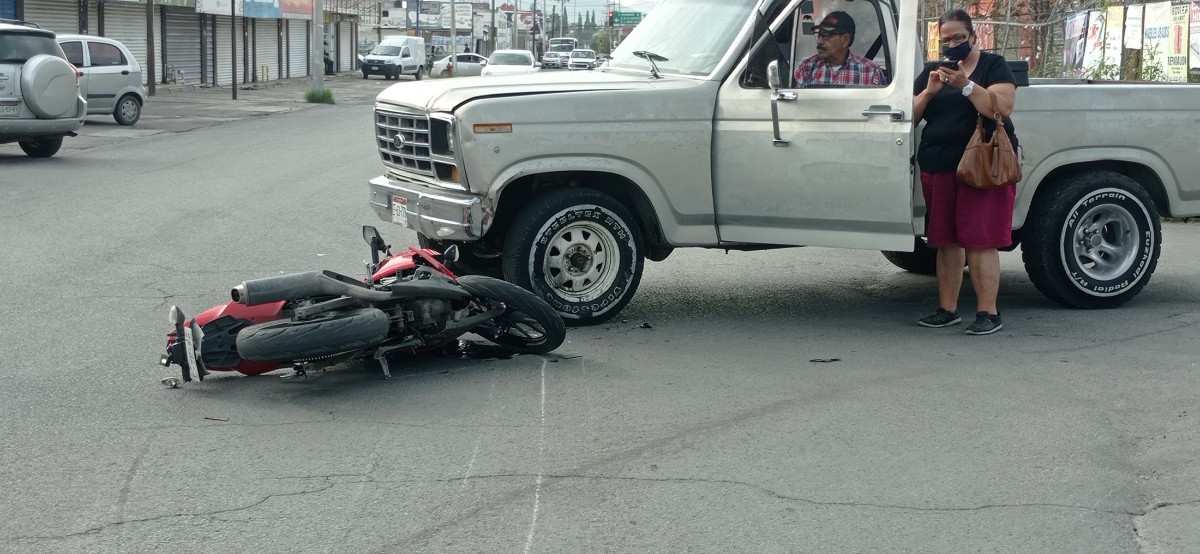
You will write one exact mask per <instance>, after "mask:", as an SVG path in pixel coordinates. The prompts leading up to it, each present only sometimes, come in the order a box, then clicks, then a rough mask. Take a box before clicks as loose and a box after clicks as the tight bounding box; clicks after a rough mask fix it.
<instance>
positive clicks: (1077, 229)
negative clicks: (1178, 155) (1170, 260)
mask: <svg viewBox="0 0 1200 554" xmlns="http://www.w3.org/2000/svg"><path fill="white" fill-rule="evenodd" d="M1054 187H1055V188H1054V190H1051V191H1050V192H1049V193H1048V194H1047V195H1045V196H1044V197H1041V198H1038V199H1037V202H1036V203H1035V204H1034V205H1033V207H1032V208H1031V209H1030V211H1029V215H1028V217H1027V218H1026V229H1025V232H1024V233H1022V235H1023V237H1024V238H1023V240H1022V245H1021V257H1022V259H1023V260H1024V261H1025V271H1026V273H1028V274H1029V278H1030V279H1031V280H1032V281H1033V284H1034V286H1036V287H1037V289H1038V290H1039V291H1041V292H1042V294H1044V295H1046V296H1047V297H1048V298H1050V299H1051V300H1054V301H1055V302H1058V303H1060V304H1063V305H1066V306H1070V307H1074V308H1114V307H1117V306H1120V305H1121V304H1124V303H1125V302H1127V301H1129V299H1130V298H1133V297H1134V296H1136V295H1137V294H1138V292H1140V291H1141V290H1142V287H1144V286H1146V283H1147V282H1149V281H1150V275H1151V274H1152V273H1154V268H1155V266H1156V265H1157V264H1158V255H1159V252H1160V251H1161V244H1162V226H1161V224H1160V223H1159V219H1158V211H1157V209H1155V207H1154V203H1153V202H1152V201H1151V200H1150V195H1149V194H1147V193H1146V191H1145V190H1143V189H1142V187H1141V186H1140V185H1138V183H1137V182H1136V181H1134V180H1133V179H1130V178H1129V177H1126V176H1125V175H1121V174H1120V173H1115V172H1112V171H1090V172H1086V173H1080V174H1077V175H1072V176H1069V177H1066V178H1064V179H1063V180H1061V181H1059V182H1057V183H1055V184H1054Z"/></svg>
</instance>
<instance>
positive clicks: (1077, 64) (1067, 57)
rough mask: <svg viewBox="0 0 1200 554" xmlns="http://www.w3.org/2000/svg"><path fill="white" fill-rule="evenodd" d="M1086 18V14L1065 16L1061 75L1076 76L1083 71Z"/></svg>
mask: <svg viewBox="0 0 1200 554" xmlns="http://www.w3.org/2000/svg"><path fill="white" fill-rule="evenodd" d="M1087 16H1088V14H1087V12H1080V13H1075V14H1071V15H1069V16H1067V30H1066V36H1065V37H1064V40H1063V75H1066V76H1078V75H1079V74H1080V73H1082V71H1083V53H1084V50H1085V43H1086V40H1087Z"/></svg>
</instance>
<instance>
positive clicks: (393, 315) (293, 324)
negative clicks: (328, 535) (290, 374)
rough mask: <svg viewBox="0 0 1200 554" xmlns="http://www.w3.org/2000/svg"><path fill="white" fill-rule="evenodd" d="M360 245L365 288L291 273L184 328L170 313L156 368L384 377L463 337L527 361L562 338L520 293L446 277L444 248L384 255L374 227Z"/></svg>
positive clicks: (244, 288)
mask: <svg viewBox="0 0 1200 554" xmlns="http://www.w3.org/2000/svg"><path fill="white" fill-rule="evenodd" d="M363 238H364V239H365V240H366V241H367V244H368V245H370V248H371V261H370V262H366V263H367V274H368V275H370V277H369V278H368V279H363V280H360V279H355V278H353V277H350V276H347V275H342V274H339V273H335V272H332V271H327V270H326V271H309V272H305V273H294V274H291V275H280V276H276V277H266V278H263V279H254V280H250V281H245V282H243V283H242V284H240V285H238V286H236V287H234V288H233V290H232V291H231V293H230V294H231V296H232V301H231V302H229V303H227V304H224V305H221V306H215V307H213V308H210V309H208V310H206V311H204V312H203V313H201V314H199V315H197V316H196V317H194V318H191V319H188V318H187V317H186V316H185V315H184V314H183V311H182V310H180V309H179V308H178V307H177V306H171V310H170V322H171V325H173V326H174V330H173V331H171V332H170V333H168V334H167V348H166V352H164V353H163V355H162V357H161V359H160V360H159V364H160V365H162V366H164V367H170V366H171V365H178V366H179V367H180V371H181V374H182V375H181V377H182V381H184V382H189V381H191V380H192V373H193V371H194V372H195V375H196V377H198V378H199V379H200V380H201V381H203V380H204V377H205V376H207V375H208V374H209V373H210V372H214V371H235V372H238V373H242V374H245V375H259V374H262V373H267V372H269V371H275V370H277V369H281V368H292V369H293V370H294V371H295V372H296V374H299V375H303V374H305V373H306V372H307V371H309V370H313V369H321V368H324V367H328V366H331V365H334V364H337V363H341V362H344V361H346V360H351V359H356V358H364V359H365V358H373V359H375V360H377V361H378V362H379V365H380V367H381V368H382V370H383V374H384V377H387V378H390V377H391V370H390V368H389V366H388V355H389V354H392V353H399V352H419V351H424V350H430V349H434V348H437V347H440V346H443V345H446V344H448V343H449V342H451V341H453V340H456V339H457V338H459V337H460V336H462V335H465V334H467V333H474V334H476V335H479V336H480V337H482V338H484V339H487V340H489V341H491V342H493V343H496V344H498V345H500V346H503V347H506V348H509V349H511V350H514V351H517V352H526V353H535V354H541V353H546V352H550V351H551V350H554V349H555V348H558V346H559V345H561V344H562V342H563V340H564V339H565V338H566V326H565V325H564V324H563V320H562V318H561V317H560V316H559V314H558V312H557V311H555V310H554V309H553V308H551V307H550V305H549V304H547V303H546V302H545V301H543V300H542V299H540V298H538V297H537V296H534V295H533V294H532V293H530V292H529V291H526V290H525V289H522V288H520V287H518V286H516V285H513V284H511V283H507V282H505V281H501V280H499V279H494V278H491V277H485V276H482V275H464V276H462V277H458V276H455V275H454V273H452V272H451V271H450V270H449V269H447V268H446V266H445V263H447V262H453V261H455V260H456V259H457V255H458V251H457V248H456V247H454V246H451V247H450V248H448V249H447V250H446V252H444V253H441V254H439V253H438V252H436V251H434V250H430V249H426V248H412V247H410V248H409V249H408V250H406V251H404V252H400V253H397V254H393V253H392V252H391V247H390V246H389V245H387V244H386V243H385V242H384V240H383V237H382V236H380V234H379V231H378V230H376V229H375V228H374V227H371V226H364V227H363ZM380 254H383V257H382V259H381V257H380ZM163 384H166V385H169V386H171V387H177V386H179V384H180V380H179V379H177V378H174V377H170V378H167V379H164V380H163Z"/></svg>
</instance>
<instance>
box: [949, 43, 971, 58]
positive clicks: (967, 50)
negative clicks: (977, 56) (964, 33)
mask: <svg viewBox="0 0 1200 554" xmlns="http://www.w3.org/2000/svg"><path fill="white" fill-rule="evenodd" d="M970 54H971V43H970V42H968V41H965V40H964V41H962V43H960V44H959V45H958V46H943V47H942V55H943V56H945V57H946V59H948V60H965V59H967V56H968V55H970Z"/></svg>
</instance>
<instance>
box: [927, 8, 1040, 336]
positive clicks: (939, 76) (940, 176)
mask: <svg viewBox="0 0 1200 554" xmlns="http://www.w3.org/2000/svg"><path fill="white" fill-rule="evenodd" d="M938 32H939V33H940V35H941V44H942V55H943V56H945V57H946V61H943V62H940V63H939V62H934V63H931V64H927V65H926V66H925V70H924V71H922V72H921V75H919V76H918V77H917V80H916V83H915V84H914V87H913V94H915V95H916V98H915V100H914V107H913V115H914V117H915V121H920V120H921V119H922V118H923V119H924V120H925V130H924V132H923V133H922V135H921V145H920V148H919V149H918V150H917V162H918V163H920V165H921V188H922V190H923V192H924V195H925V207H926V210H927V212H928V221H929V224H928V225H927V226H926V233H925V234H926V238H927V240H928V242H929V246H930V247H931V248H937V283H938V303H939V305H938V309H937V312H936V313H934V314H933V315H930V316H928V317H924V318H921V319H919V320H917V323H918V324H919V325H923V326H925V327H946V326H948V325H954V324H956V323H958V322H960V321H962V318H960V317H959V316H958V292H959V289H961V288H962V278H963V271H962V268H963V265H964V263H965V265H966V266H967V267H969V268H970V272H971V286H972V287H974V289H975V296H976V299H977V300H976V302H977V304H976V308H975V310H976V314H975V322H974V323H972V324H971V325H970V326H968V327H967V329H966V333H967V334H968V335H989V334H991V333H994V332H996V331H998V330H1000V327H1001V322H1000V310H999V309H998V308H997V307H996V296H997V295H998V294H999V291H1000V253H999V251H998V250H997V249H998V248H1003V247H1007V246H1009V245H1010V244H1012V215H1013V202H1014V201H1015V199H1016V195H1017V191H1016V188H1017V187H1016V183H1013V184H1010V185H1008V186H1004V187H997V188H992V189H987V190H981V189H977V188H974V187H971V186H970V185H967V184H965V183H962V182H960V181H959V180H958V179H957V177H955V171H956V170H957V169H958V162H959V160H960V159H962V156H963V151H964V150H966V147H967V142H968V141H969V140H970V139H971V135H972V133H974V131H975V121H976V117H977V116H978V115H979V114H983V116H984V130H985V132H988V133H990V132H991V131H992V129H994V128H995V122H994V121H992V119H991V116H992V114H995V113H996V112H1000V115H1002V116H1004V122H1005V130H1006V131H1007V132H1008V138H1009V140H1010V141H1012V144H1013V148H1016V147H1017V138H1016V136H1015V134H1014V132H1013V126H1012V121H1010V120H1009V119H1008V116H1009V114H1011V113H1012V110H1013V98H1014V96H1015V94H1016V85H1015V79H1014V78H1013V74H1012V70H1010V69H1009V68H1008V63H1007V62H1006V61H1005V60H1004V57H1003V56H999V55H996V54H991V53H987V52H982V51H980V50H979V48H978V37H977V36H976V35H975V29H974V27H972V25H971V16H970V15H967V12H965V11H963V10H951V11H948V12H946V13H945V14H943V15H942V17H940V18H939V19H938ZM947 62H949V63H947ZM989 93H990V94H989ZM989 136H990V135H989Z"/></svg>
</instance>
